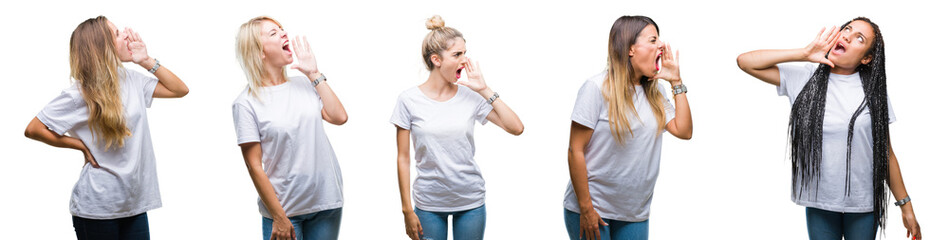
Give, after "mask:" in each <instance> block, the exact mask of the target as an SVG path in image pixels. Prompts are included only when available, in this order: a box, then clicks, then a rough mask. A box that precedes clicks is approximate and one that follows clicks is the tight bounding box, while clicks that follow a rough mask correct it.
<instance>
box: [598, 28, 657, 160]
mask: <svg viewBox="0 0 949 240" xmlns="http://www.w3.org/2000/svg"><path fill="white" fill-rule="evenodd" d="M649 25H652V26H655V27H656V33H657V34H658V32H659V26H658V25H656V22H654V21H653V20H652V19H651V18H649V17H646V16H622V17H620V18H619V19H616V21H615V22H613V28H612V29H610V40H609V58H608V59H607V62H608V66H607V74H606V80H605V81H603V98H604V99H606V102H607V103H609V106H608V107H607V112H608V113H609V121H610V130H611V132H612V133H613V138H614V139H616V141H618V142H620V143H623V142H624V140H625V139H624V136H625V135H626V134H627V133H628V134H629V135H630V136H632V134H633V130H632V129H631V127H630V124H629V119H628V118H627V116H628V114H629V113H630V112H632V113H633V115H634V116H636V118H637V119H638V118H640V116H639V114H638V113H637V112H636V106H635V105H633V97H634V96H633V95H634V94H635V93H636V91H635V90H633V89H632V86H633V85H634V82H633V81H639V83H640V84H641V85H642V87H643V90H644V92H645V94H646V99H648V100H649V105H650V107H652V114H653V115H654V117H655V118H656V122H657V123H658V125H659V127H658V129H656V135H659V134H662V130H663V129H664V126H663V124H664V123H665V122H666V115H665V114H664V111H665V106H664V105H663V104H664V103H663V96H662V93H661V92H659V86H658V81H649V80H648V79H647V78H646V77H645V76H644V77H643V78H642V79H633V65H632V63H631V62H630V60H629V50H630V48H631V47H632V46H633V45H634V44H636V39H637V37H639V33H640V32H642V30H643V29H645V28H646V27H647V26H649Z"/></svg>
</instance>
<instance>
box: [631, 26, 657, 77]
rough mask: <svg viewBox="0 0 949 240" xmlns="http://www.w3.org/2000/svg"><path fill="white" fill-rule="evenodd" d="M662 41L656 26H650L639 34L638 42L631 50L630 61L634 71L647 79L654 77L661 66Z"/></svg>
mask: <svg viewBox="0 0 949 240" xmlns="http://www.w3.org/2000/svg"><path fill="white" fill-rule="evenodd" d="M662 46H663V44H662V41H659V31H658V30H657V29H656V26H654V25H648V26H646V28H643V30H642V31H641V32H639V36H637V37H636V41H635V43H634V44H633V46H631V47H630V49H629V61H630V63H631V64H632V65H633V71H635V72H637V73H639V74H642V75H643V76H646V77H650V78H651V77H653V76H655V75H656V73H657V72H658V71H659V67H660V66H661V64H660V63H661V62H660V60H661V58H660V57H661V56H662V55H661V54H662Z"/></svg>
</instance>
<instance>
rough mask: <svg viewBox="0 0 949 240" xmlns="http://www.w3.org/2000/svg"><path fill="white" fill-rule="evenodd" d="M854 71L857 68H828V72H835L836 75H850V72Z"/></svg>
mask: <svg viewBox="0 0 949 240" xmlns="http://www.w3.org/2000/svg"><path fill="white" fill-rule="evenodd" d="M855 72H857V68H847V67H841V66H837V67H834V68H831V69H830V73H833V74H837V75H850V74H854V73H855Z"/></svg>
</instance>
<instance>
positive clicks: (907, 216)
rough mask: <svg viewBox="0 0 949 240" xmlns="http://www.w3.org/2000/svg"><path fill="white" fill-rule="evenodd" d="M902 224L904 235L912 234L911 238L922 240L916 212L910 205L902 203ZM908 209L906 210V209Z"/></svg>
mask: <svg viewBox="0 0 949 240" xmlns="http://www.w3.org/2000/svg"><path fill="white" fill-rule="evenodd" d="M901 209H902V210H903V226H904V227H906V237H907V238H909V237H910V236H912V237H913V238H912V239H913V240H922V239H923V235H922V232H920V231H919V223H918V222H916V213H914V212H913V206H912V205H909V204H907V205H903V207H902V208H901ZM907 209H908V210H907Z"/></svg>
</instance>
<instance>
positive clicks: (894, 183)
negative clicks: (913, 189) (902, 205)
mask: <svg viewBox="0 0 949 240" xmlns="http://www.w3.org/2000/svg"><path fill="white" fill-rule="evenodd" d="M888 174H889V176H888V179H887V183H888V184H889V187H890V192H892V193H893V197H895V198H896V200H900V199H903V198H906V196H909V194H908V193H907V192H906V186H905V185H904V184H903V174H902V172H901V171H900V163H899V161H897V160H896V154H895V153H893V146H890V149H889V173H888Z"/></svg>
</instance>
